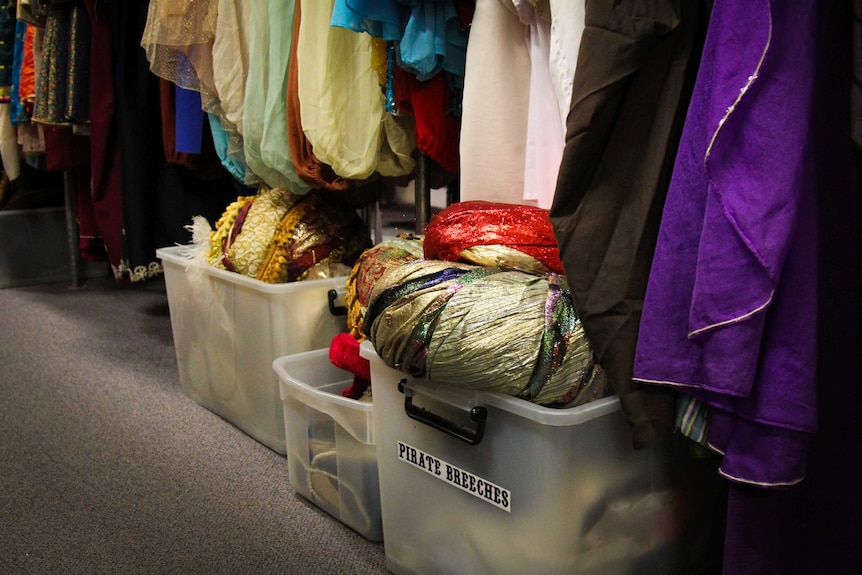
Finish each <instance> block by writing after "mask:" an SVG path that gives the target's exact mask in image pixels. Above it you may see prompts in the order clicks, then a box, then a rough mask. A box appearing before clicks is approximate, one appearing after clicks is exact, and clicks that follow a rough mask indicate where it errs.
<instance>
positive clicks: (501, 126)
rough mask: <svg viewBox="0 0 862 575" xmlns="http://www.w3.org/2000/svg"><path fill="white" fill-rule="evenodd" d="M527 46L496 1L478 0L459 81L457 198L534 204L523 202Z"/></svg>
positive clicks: (510, 15)
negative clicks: (459, 124)
mask: <svg viewBox="0 0 862 575" xmlns="http://www.w3.org/2000/svg"><path fill="white" fill-rule="evenodd" d="M529 100H530V46H529V39H528V38H527V35H526V28H525V26H524V25H523V24H522V23H521V21H520V20H519V18H518V16H517V14H515V13H514V12H513V11H512V10H510V9H509V8H507V7H506V6H505V5H504V4H503V3H502V2H501V0H477V1H476V10H475V12H474V15H473V23H472V26H471V28H470V41H469V42H468V43H467V63H466V73H465V77H464V97H463V112H462V119H461V145H460V153H461V200H462V201H469V200H487V201H492V202H506V203H516V204H530V205H536V203H535V202H534V201H528V200H525V199H524V165H525V154H526V142H527V109H528V106H529Z"/></svg>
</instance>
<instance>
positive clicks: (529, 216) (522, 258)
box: [425, 200, 562, 273]
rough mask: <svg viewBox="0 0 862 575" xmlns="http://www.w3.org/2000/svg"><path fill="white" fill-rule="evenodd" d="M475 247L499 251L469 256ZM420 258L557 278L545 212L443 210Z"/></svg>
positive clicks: (463, 205) (464, 205) (495, 205)
mask: <svg viewBox="0 0 862 575" xmlns="http://www.w3.org/2000/svg"><path fill="white" fill-rule="evenodd" d="M479 246H502V249H499V250H497V251H496V252H495V251H494V250H491V249H477V250H473V252H471V251H470V250H472V249H473V248H477V247H479ZM515 251H517V252H520V254H521V255H519V254H515V253H514V252H515ZM425 257H426V258H428V259H438V260H447V261H458V260H466V261H472V262H473V263H477V264H481V265H487V264H490V263H493V264H494V265H498V266H501V267H507V268H512V269H519V270H522V271H533V272H538V273H544V272H545V271H553V272H556V273H562V263H561V262H560V255H559V250H558V249H557V240H556V238H555V237H554V230H553V227H552V225H551V220H550V219H549V217H548V211H547V210H543V209H541V208H536V207H532V206H523V205H518V204H506V203H499V202H486V201H481V200H474V201H468V202H460V203H457V204H452V205H450V206H448V207H446V208H445V209H444V210H442V211H441V212H439V213H438V214H436V215H435V216H434V217H433V218H431V221H430V222H429V223H428V226H427V227H426V228H425Z"/></svg>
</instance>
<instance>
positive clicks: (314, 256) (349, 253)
mask: <svg viewBox="0 0 862 575" xmlns="http://www.w3.org/2000/svg"><path fill="white" fill-rule="evenodd" d="M370 246H371V236H370V235H369V234H368V229H367V227H366V226H365V223H364V222H363V221H362V219H361V218H360V217H359V215H358V214H357V213H356V211H355V210H351V209H349V208H346V207H343V206H340V205H337V204H334V203H332V202H328V201H326V200H322V199H320V198H319V197H318V196H316V195H314V194H309V195H307V196H305V197H303V198H302V199H300V200H299V201H298V202H296V203H295V204H294V205H293V206H292V207H291V208H290V209H288V211H287V213H286V214H285V215H284V217H283V218H282V219H281V221H280V222H279V223H278V225H277V226H276V228H275V232H274V233H273V236H272V240H271V242H270V244H269V249H268V251H267V254H266V257H265V258H264V261H263V264H262V265H261V267H260V270H259V271H258V274H257V279H259V280H261V281H264V282H267V283H285V282H293V281H298V280H302V279H305V277H306V274H307V273H309V271H310V270H312V269H313V268H314V269H318V270H319V269H320V268H321V267H326V266H329V265H333V264H342V265H343V266H344V267H343V268H342V267H340V266H339V267H335V268H334V269H337V270H343V271H345V272H347V271H348V270H349V269H350V266H352V265H353V264H354V263H355V262H356V260H357V259H358V258H359V255H360V254H361V253H362V252H363V251H364V250H365V249H367V248H368V247H370Z"/></svg>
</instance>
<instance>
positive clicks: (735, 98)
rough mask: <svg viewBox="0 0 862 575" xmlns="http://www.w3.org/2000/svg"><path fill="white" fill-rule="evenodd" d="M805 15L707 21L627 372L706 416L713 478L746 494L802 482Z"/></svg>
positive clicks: (744, 10) (812, 323) (808, 195)
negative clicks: (714, 456)
mask: <svg viewBox="0 0 862 575" xmlns="http://www.w3.org/2000/svg"><path fill="white" fill-rule="evenodd" d="M813 7H814V2H813V0H809V1H807V2H803V3H800V2H793V3H792V6H791V3H790V2H788V1H787V0H783V1H778V2H766V1H759V2H755V3H751V2H741V1H736V2H723V3H719V4H717V5H716V8H715V9H714V12H713V17H712V19H711V21H710V27H709V35H708V36H707V43H706V46H705V49H704V55H703V60H702V61H701V66H700V71H699V73H698V79H697V86H696V89H695V93H694V97H693V99H692V104H691V108H690V110H689V114H688V117H687V120H686V128H685V133H684V135H683V139H682V142H681V146H680V155H679V157H678V158H677V162H676V165H675V167H674V177H673V181H672V184H671V187H670V191H669V193H668V198H667V203H666V206H665V210H664V216H663V220H662V227H661V233H660V235H659V238H658V245H657V248H656V254H655V260H654V262H653V267H652V273H651V276H650V281H649V288H648V290H647V294H646V300H645V302H644V313H643V320H642V322H641V331H640V340H639V344H638V350H637V359H636V364H635V377H636V378H637V379H638V380H639V381H641V382H645V383H655V384H660V385H665V386H673V387H674V388H675V389H677V390H679V392H680V393H683V394H686V395H691V396H692V397H695V398H697V399H699V400H701V401H702V402H704V403H706V404H708V405H710V406H711V407H712V409H711V415H710V421H709V428H708V430H707V440H708V442H709V444H710V445H712V446H714V447H715V448H716V450H717V451H719V452H720V453H722V454H723V457H722V463H721V466H720V469H719V471H720V473H721V474H722V475H724V476H725V477H727V478H728V479H730V480H732V481H737V482H744V483H750V484H754V485H760V486H786V485H788V484H793V483H797V482H799V481H801V480H802V479H803V478H804V477H805V470H806V460H807V452H808V444H809V436H810V434H811V433H812V432H814V430H815V427H816V397H815V395H816V394H815V381H814V372H815V365H816V361H815V345H816V333H815V330H816V310H815V302H816V285H815V282H816V245H817V244H816V226H815V219H816V216H815V214H816V208H815V203H814V202H815V193H814V192H815V190H814V185H813V183H812V182H813V180H812V177H813V167H812V164H811V158H812V157H813V152H812V150H811V147H810V145H809V137H810V136H809V134H810V133H811V123H810V120H809V118H810V117H811V112H810V111H811V109H812V106H813V104H812V97H813V80H812V78H813V77H814V72H815V69H814V64H813V58H814V56H813V54H814V53H815V46H814V41H813V39H814V34H813V25H812V22H815V21H816V18H815V17H814V14H813V12H814V9H813ZM729 46H732V47H733V55H732V56H730V55H728V52H727V50H728V47H729Z"/></svg>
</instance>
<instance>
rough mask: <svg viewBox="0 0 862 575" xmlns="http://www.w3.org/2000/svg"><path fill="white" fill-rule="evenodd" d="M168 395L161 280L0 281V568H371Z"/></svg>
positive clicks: (329, 521) (253, 445) (352, 540)
mask: <svg viewBox="0 0 862 575" xmlns="http://www.w3.org/2000/svg"><path fill="white" fill-rule="evenodd" d="M384 563H385V556H384V551H383V546H382V544H379V543H371V542H369V541H367V540H366V539H364V538H363V537H362V536H361V535H359V534H358V533H356V532H354V531H352V530H351V529H350V528H348V527H346V526H345V525H343V524H342V523H340V522H339V521H337V520H336V519H334V518H333V517H331V516H330V515H328V514H326V513H325V512H323V511H321V510H320V509H319V508H317V507H316V506H314V505H313V504H311V503H309V502H308V501H306V500H305V499H303V498H302V497H300V496H299V495H297V494H296V493H295V492H294V491H293V490H292V488H291V486H290V483H289V478H288V475H287V463H286V458H285V457H284V456H282V455H278V454H277V453H275V452H273V451H271V450H270V449H268V448H267V447H265V446H263V445H261V444H260V443H258V442H257V441H255V440H254V439H251V438H250V437H248V436H247V435H245V434H244V433H243V432H241V431H240V430H238V429H237V428H236V427H234V426H233V425H231V424H230V423H228V422H227V421H225V420H223V419H221V418H219V417H218V416H216V415H214V414H213V413H211V412H209V411H207V410H206V409H205V408H203V407H201V406H199V405H197V404H196V403H194V402H193V401H191V400H190V399H188V398H187V397H186V396H184V395H183V393H182V391H181V389H180V384H179V375H178V371H177V365H176V355H175V351H174V343H173V338H172V333H171V325H170V316H169V311H168V302H167V294H166V291H165V286H164V282H163V281H162V280H154V281H151V282H147V283H145V284H143V285H134V286H125V287H122V286H117V285H116V284H115V283H114V282H113V280H112V279H110V278H107V277H105V278H96V279H88V280H86V281H85V282H84V283H83V284H82V285H81V286H78V287H74V286H72V285H71V283H59V284H44V285H38V286H29V287H20V288H10V289H4V290H0V574H3V575H18V574H27V575H42V574H57V575H66V574H87V575H95V574H102V573H104V574H131V575H134V574H188V575H195V574H207V575H217V574H232V575H233V574H246V573H247V574H282V573H283V574H303V575H306V574H307V575H316V574H321V575H326V574H336V573H337V574H357V575H363V574H382V573H387V571H386V569H385V566H384Z"/></svg>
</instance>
